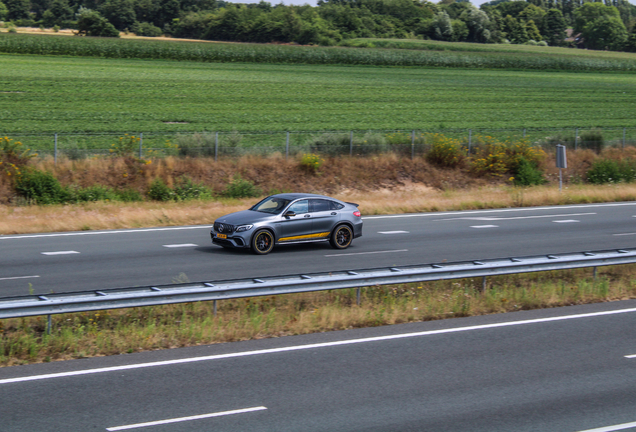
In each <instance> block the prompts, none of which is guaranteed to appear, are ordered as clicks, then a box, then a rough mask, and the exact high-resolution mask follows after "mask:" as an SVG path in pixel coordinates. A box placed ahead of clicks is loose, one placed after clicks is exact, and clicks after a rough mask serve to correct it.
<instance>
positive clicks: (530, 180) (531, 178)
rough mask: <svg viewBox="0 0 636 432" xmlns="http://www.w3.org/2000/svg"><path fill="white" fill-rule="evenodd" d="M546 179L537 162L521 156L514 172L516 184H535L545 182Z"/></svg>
mask: <svg viewBox="0 0 636 432" xmlns="http://www.w3.org/2000/svg"><path fill="white" fill-rule="evenodd" d="M545 182H546V180H545V179H544V178H543V174H542V173H541V171H540V170H539V169H538V168H537V166H536V164H534V163H532V162H529V161H528V160H526V159H525V158H524V157H520V158H519V161H518V164H517V167H516V170H515V172H514V184H515V185H516V186H533V185H541V184H544V183H545Z"/></svg>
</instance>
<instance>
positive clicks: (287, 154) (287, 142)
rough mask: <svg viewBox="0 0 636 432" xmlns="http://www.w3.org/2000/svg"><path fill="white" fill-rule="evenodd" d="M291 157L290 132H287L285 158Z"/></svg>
mask: <svg viewBox="0 0 636 432" xmlns="http://www.w3.org/2000/svg"><path fill="white" fill-rule="evenodd" d="M288 157H289V132H287V141H286V142H285V159H287V158H288Z"/></svg>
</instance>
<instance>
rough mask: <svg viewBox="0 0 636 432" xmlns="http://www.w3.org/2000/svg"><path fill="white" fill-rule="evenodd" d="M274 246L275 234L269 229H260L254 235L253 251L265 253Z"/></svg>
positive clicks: (259, 253)
mask: <svg viewBox="0 0 636 432" xmlns="http://www.w3.org/2000/svg"><path fill="white" fill-rule="evenodd" d="M273 248H274V236H273V235H272V233H271V232H269V231H267V230H260V231H257V232H256V234H254V237H252V251H253V252H254V253H255V254H257V255H265V254H268V253H270V252H271V251H272V249H273Z"/></svg>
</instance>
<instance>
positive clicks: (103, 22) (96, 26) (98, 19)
mask: <svg viewBox="0 0 636 432" xmlns="http://www.w3.org/2000/svg"><path fill="white" fill-rule="evenodd" d="M76 34H77V35H85V36H101V37H119V32H118V31H117V29H116V28H115V27H114V26H113V25H112V24H111V23H110V22H108V20H107V19H106V18H104V17H103V16H101V14H100V13H99V12H97V11H96V10H92V9H86V8H84V7H80V9H79V11H78V12H77V32H76Z"/></svg>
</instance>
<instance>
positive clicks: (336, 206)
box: [329, 201, 344, 210]
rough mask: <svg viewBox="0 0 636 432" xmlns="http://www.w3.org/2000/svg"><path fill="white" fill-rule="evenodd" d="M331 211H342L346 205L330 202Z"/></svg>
mask: <svg viewBox="0 0 636 432" xmlns="http://www.w3.org/2000/svg"><path fill="white" fill-rule="evenodd" d="M329 205H330V210H342V209H343V208H344V205H342V204H340V203H337V202H335V201H329Z"/></svg>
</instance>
